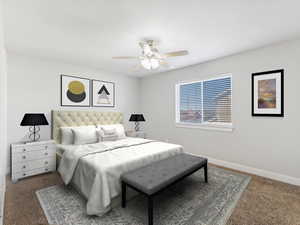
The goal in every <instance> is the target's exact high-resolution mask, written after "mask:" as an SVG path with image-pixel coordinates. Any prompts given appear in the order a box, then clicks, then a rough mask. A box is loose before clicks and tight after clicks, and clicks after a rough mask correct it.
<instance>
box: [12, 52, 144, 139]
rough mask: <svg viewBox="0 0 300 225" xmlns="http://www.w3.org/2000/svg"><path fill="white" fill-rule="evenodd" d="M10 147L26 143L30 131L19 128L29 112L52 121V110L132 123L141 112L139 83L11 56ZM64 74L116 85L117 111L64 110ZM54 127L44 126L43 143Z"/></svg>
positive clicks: (100, 109)
mask: <svg viewBox="0 0 300 225" xmlns="http://www.w3.org/2000/svg"><path fill="white" fill-rule="evenodd" d="M7 60H8V144H11V143H14V142H20V141H25V140H26V139H27V136H26V135H27V134H28V127H21V126H20V125H19V124H20V122H21V120H22V118H23V115H24V113H26V112H41V113H45V114H46V116H47V119H48V122H49V123H50V121H51V110H55V109H56V110H57V109H60V110H96V111H118V112H122V113H124V123H125V126H127V127H128V128H130V129H132V127H133V124H129V122H128V119H129V116H130V114H131V113H134V112H138V110H139V92H138V91H139V79H137V78H133V77H127V76H123V75H115V74H110V73H107V72H103V71H100V70H97V69H92V68H88V67H83V66H75V65H70V64H65V63H61V62H56V61H50V60H47V59H41V58H33V57H29V56H21V55H17V54H15V53H11V52H8V56H7ZM60 74H66V75H75V76H80V77H85V78H91V79H100V80H107V81H112V82H115V90H116V107H115V108H106V107H104V108H103V107H102V108H99V107H60ZM50 131H51V126H41V132H40V134H41V140H43V139H49V138H50V136H51V132H50Z"/></svg>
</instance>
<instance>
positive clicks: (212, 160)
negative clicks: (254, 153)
mask: <svg viewBox="0 0 300 225" xmlns="http://www.w3.org/2000/svg"><path fill="white" fill-rule="evenodd" d="M201 156H202V157H205V158H207V159H208V162H209V163H212V164H215V165H217V166H223V167H227V168H230V169H234V170H239V171H242V172H245V173H250V174H254V175H257V176H261V177H266V178H269V179H273V180H277V181H281V182H284V183H288V184H293V185H297V186H300V178H296V177H290V176H287V175H283V174H279V173H274V172H270V171H267V170H262V169H257V168H254V167H249V166H243V165H241V164H238V163H233V162H228V161H224V160H219V159H215V158H212V157H209V156H204V155H201Z"/></svg>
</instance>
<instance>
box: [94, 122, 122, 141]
mask: <svg viewBox="0 0 300 225" xmlns="http://www.w3.org/2000/svg"><path fill="white" fill-rule="evenodd" d="M97 128H99V129H103V130H106V131H108V130H112V129H115V130H116V133H117V135H118V139H121V138H126V135H125V129H124V126H123V125H122V124H111V125H97Z"/></svg>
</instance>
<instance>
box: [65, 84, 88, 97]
mask: <svg viewBox="0 0 300 225" xmlns="http://www.w3.org/2000/svg"><path fill="white" fill-rule="evenodd" d="M68 89H69V91H70V92H71V93H72V94H75V95H79V94H82V93H83V92H84V91H85V90H84V85H83V83H81V82H80V81H72V82H70V83H69V88H68Z"/></svg>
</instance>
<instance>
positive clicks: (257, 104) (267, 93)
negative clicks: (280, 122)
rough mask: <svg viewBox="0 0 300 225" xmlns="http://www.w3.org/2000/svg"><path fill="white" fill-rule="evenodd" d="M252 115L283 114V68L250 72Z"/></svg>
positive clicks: (277, 115) (272, 115)
mask: <svg viewBox="0 0 300 225" xmlns="http://www.w3.org/2000/svg"><path fill="white" fill-rule="evenodd" d="M252 116H271V117H283V116H284V70H283V69H281V70H272V71H265V72H260V73H253V74H252Z"/></svg>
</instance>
